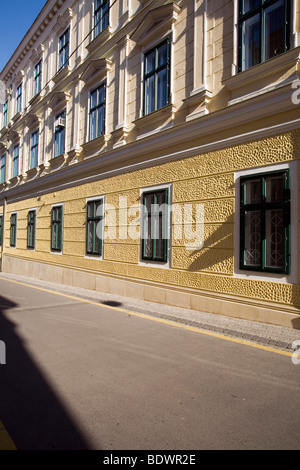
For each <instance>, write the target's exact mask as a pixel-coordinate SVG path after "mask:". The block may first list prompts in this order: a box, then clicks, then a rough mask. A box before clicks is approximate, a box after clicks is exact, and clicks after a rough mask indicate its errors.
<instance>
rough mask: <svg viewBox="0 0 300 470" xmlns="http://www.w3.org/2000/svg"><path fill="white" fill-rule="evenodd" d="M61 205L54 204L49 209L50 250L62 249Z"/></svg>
mask: <svg viewBox="0 0 300 470" xmlns="http://www.w3.org/2000/svg"><path fill="white" fill-rule="evenodd" d="M62 235H63V206H62V205H60V206H54V207H52V211H51V251H58V252H59V251H62Z"/></svg>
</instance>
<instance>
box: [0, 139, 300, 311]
mask: <svg viewBox="0 0 300 470" xmlns="http://www.w3.org/2000/svg"><path fill="white" fill-rule="evenodd" d="M299 156H300V130H295V131H290V132H288V133H286V134H285V135H277V136H272V137H269V138H264V139H261V140H257V141H253V142H248V143H243V144H240V145H235V146H234V147H231V148H224V149H222V150H217V151H213V152H209V153H206V154H201V155H195V156H193V157H189V158H184V159H181V160H178V161H172V162H168V163H164V164H162V165H159V166H156V167H152V168H145V169H141V170H138V171H134V172H131V173H128V174H122V175H119V176H115V177H112V178H108V179H103V180H99V181H97V182H93V183H88V184H85V185H82V186H76V187H72V188H69V189H65V190H62V191H56V192H55V193H49V194H46V195H43V196H41V200H39V201H38V200H37V198H32V199H26V200H23V201H20V202H17V203H13V204H9V203H8V205H7V213H6V219H5V228H6V233H5V235H6V236H5V247H4V252H5V255H7V256H11V257H13V258H16V257H18V258H22V259H28V260H29V259H31V260H36V261H39V262H42V263H46V264H47V265H51V264H55V265H56V266H58V265H59V266H65V267H72V268H75V269H84V270H87V271H90V272H93V273H99V274H105V275H108V276H109V275H113V276H121V277H123V278H124V279H126V278H128V279H131V280H132V279H136V280H137V281H138V280H142V282H147V281H150V282H152V283H157V285H159V286H160V287H163V284H164V283H165V284H166V285H168V286H174V287H177V288H180V289H191V292H193V291H194V290H195V292H196V291H197V290H199V289H200V290H201V291H202V292H204V291H205V292H208V293H211V294H214V293H216V294H218V295H229V296H235V297H236V298H240V299H241V300H243V301H244V302H246V301H247V299H252V300H253V301H260V300H261V301H266V302H276V303H278V306H279V307H280V308H284V306H291V307H300V288H299V284H289V283H284V282H272V281H268V280H255V279H245V278H239V277H237V276H235V275H234V231H235V226H234V214H235V185H234V173H235V171H238V170H244V169H249V168H255V167H261V166H266V165H272V164H277V163H282V162H289V161H293V160H296V159H299ZM170 183H171V184H172V203H173V204H179V205H183V204H185V203H193V204H194V205H195V204H203V205H204V222H205V226H204V227H205V228H204V238H205V242H204V247H203V248H202V249H201V250H199V251H197V250H194V251H193V250H192V251H191V250H186V247H185V240H184V239H182V240H175V239H174V221H173V230H172V234H173V239H172V248H171V267H170V269H165V268H160V267H156V266H144V265H141V264H140V263H139V260H140V241H139V239H135V240H133V239H130V238H129V239H121V238H120V237H119V236H117V238H116V239H112V238H111V239H109V238H108V239H106V240H105V241H104V256H103V259H91V258H88V257H85V218H86V198H88V197H93V196H96V195H104V196H105V203H106V205H108V204H109V205H112V206H115V207H118V205H119V197H120V196H122V197H124V196H126V197H127V202H128V206H135V207H136V209H137V211H138V210H139V204H140V191H141V189H142V188H147V187H149V186H154V185H160V184H170ZM56 203H64V234H63V255H60V254H54V253H51V252H50V213H51V207H52V204H56ZM30 208H37V234H36V250H35V251H30V250H27V249H26V236H27V235H26V233H27V232H26V229H27V213H28V210H29V209H30ZM13 211H17V212H18V225H17V248H10V247H9V219H10V214H11V212H13ZM0 212H1V211H0ZM117 215H118V214H117ZM136 217H137V214H133V213H132V214H131V215H128V225H129V224H130V223H132V221H134V220H136ZM292 223H297V224H298V220H293V221H292ZM117 225H118V217H117ZM116 233H117V235H118V230H117V232H116ZM203 308H204V309H205V307H203ZM228 313H229V312H228ZM229 314H230V313H229Z"/></svg>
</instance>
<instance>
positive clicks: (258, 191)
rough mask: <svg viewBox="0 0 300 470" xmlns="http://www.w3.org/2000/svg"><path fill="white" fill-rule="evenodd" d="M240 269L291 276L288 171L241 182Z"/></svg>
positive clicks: (245, 178) (261, 175)
mask: <svg viewBox="0 0 300 470" xmlns="http://www.w3.org/2000/svg"><path fill="white" fill-rule="evenodd" d="M240 184H241V188H240V191H241V192H240V194H241V209H240V227H241V247H240V248H241V253H240V268H241V269H248V270H254V271H266V272H277V273H285V274H289V270H290V266H289V265H290V182H289V171H288V170H283V171H280V172H273V173H264V174H258V175H253V176H247V177H243V178H241V182H240Z"/></svg>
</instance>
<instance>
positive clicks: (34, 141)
mask: <svg viewBox="0 0 300 470" xmlns="http://www.w3.org/2000/svg"><path fill="white" fill-rule="evenodd" d="M38 147H39V131H35V132H33V133H32V134H31V141H30V169H31V168H35V167H36V166H37V165H38Z"/></svg>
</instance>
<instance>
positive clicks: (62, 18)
mask: <svg viewBox="0 0 300 470" xmlns="http://www.w3.org/2000/svg"><path fill="white" fill-rule="evenodd" d="M73 16H74V11H73V10H72V8H67V9H66V11H65V12H64V13H62V14H61V15H59V17H58V18H57V21H56V23H55V25H54V26H53V28H52V29H53V31H54V32H55V33H56V34H57V35H60V34H61V33H62V32H63V31H64V30H65V29H67V27H68V26H69V23H70V21H71V19H72V18H73Z"/></svg>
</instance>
